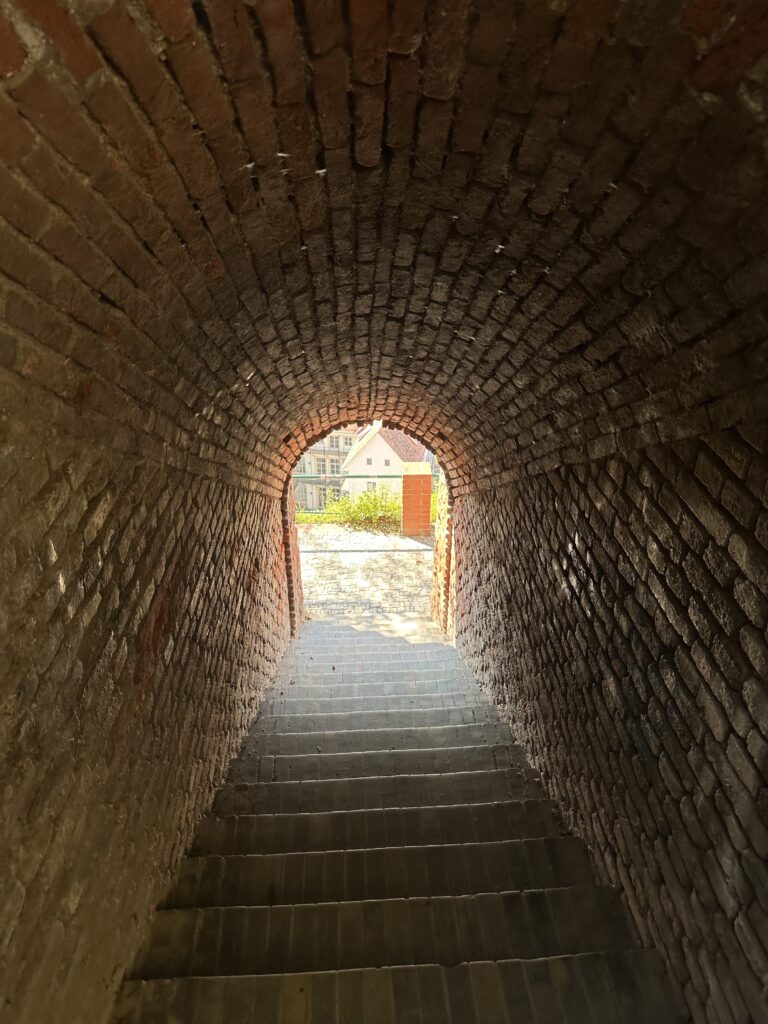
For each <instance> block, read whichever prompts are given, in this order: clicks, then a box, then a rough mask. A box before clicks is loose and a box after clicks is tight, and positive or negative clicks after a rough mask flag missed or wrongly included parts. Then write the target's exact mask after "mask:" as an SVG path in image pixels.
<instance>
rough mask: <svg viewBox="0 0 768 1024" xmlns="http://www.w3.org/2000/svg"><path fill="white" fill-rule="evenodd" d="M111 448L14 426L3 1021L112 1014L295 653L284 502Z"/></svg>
mask: <svg viewBox="0 0 768 1024" xmlns="http://www.w3.org/2000/svg"><path fill="white" fill-rule="evenodd" d="M31 397H32V396H30V395H29V394H28V395H27V396H26V400H27V407H28V409H29V410H30V411H33V405H32V404H31ZM7 408H8V406H7V405H6V409H7ZM82 428H83V431H85V430H86V429H87V423H83V424H82ZM109 440H110V438H108V437H103V436H102V437H99V436H98V434H97V433H96V432H94V435H93V440H92V441H90V442H88V441H85V440H84V439H83V438H72V437H68V436H66V435H64V434H62V433H58V434H57V436H56V437H55V439H54V438H53V437H51V435H50V434H48V435H45V434H43V433H41V432H40V431H38V430H36V429H35V425H34V424H33V423H31V422H30V420H29V418H27V419H26V420H21V419H20V417H15V418H14V419H13V420H10V421H9V420H8V419H6V420H5V422H4V434H3V451H2V455H3V459H2V467H3V480H4V489H5V499H4V501H3V518H2V547H1V551H2V570H1V574H2V579H3V587H2V590H3V598H2V617H1V619H0V623H1V626H2V629H1V630H0V635H1V636H2V643H1V644H0V662H1V663H2V666H3V682H2V686H3V690H2V693H3V697H2V719H1V720H2V766H1V767H0V771H1V773H2V778H3V787H4V796H3V811H2V814H3V823H2V828H0V862H2V864H3V883H2V903H3V910H2V918H1V923H0V956H1V957H2V963H3V969H2V977H3V983H2V997H3V1006H2V1010H1V1011H0V1019H2V1020H3V1021H9V1022H10V1021H13V1022H14V1024H40V1022H41V1021H58V1020H64V1019H69V1020H73V1021H83V1022H89V1024H91V1022H95V1021H97V1020H101V1019H103V1017H104V1015H105V1013H107V1012H108V1010H109V1006H110V1000H111V996H112V993H113V992H114V990H115V987H116V985H117V984H118V983H119V980H120V975H121V972H122V970H123V969H124V967H125V966H126V965H127V964H128V963H129V962H130V959H131V957H132V955H133V953H134V951H135V949H136V946H137V943H138V942H139V941H140V939H141V936H142V934H143V930H144V928H145V925H146V922H147V920H148V915H149V913H150V910H151V908H152V906H153V904H154V903H155V902H156V901H157V899H158V898H160V897H161V896H162V894H163V891H164V890H165V888H166V887H167V883H168V878H169V875H170V874H171V873H172V872H173V870H174V868H175V865H176V863H177V862H178V860H179V858H180V856H181V854H182V853H183V851H184V849H185V846H186V845H187V843H188V842H189V840H190V838H191V835H192V830H193V828H194V826H195V823H196V821H197V819H198V818H199V816H200V815H201V813H202V812H203V811H204V810H205V808H206V806H207V804H208V802H209V800H210V798H211V795H212V793H213V791H214V788H215V787H216V786H217V785H218V784H219V783H220V782H221V779H222V774H223V771H224V768H225V766H226V764H227V761H228V759H229V758H230V756H231V755H232V754H233V752H234V750H235V749H236V747H237V744H238V742H239V738H240V736H241V734H242V732H243V730H244V729H245V726H246V723H247V722H248V721H249V718H250V717H251V715H252V714H253V711H254V709H255V707H256V704H257V701H258V698H259V694H260V692H261V690H262V689H263V687H264V686H265V685H266V684H267V683H268V681H269V680H270V679H271V678H272V675H273V672H274V669H275V664H276V661H277V659H278V657H279V655H280V653H281V651H282V649H283V647H284V645H285V643H286V639H287V629H288V627H287V603H286V602H287V593H286V583H285V563H284V560H283V552H282V545H281V543H280V542H281V539H282V528H281V521H280V508H279V502H278V501H277V500H276V499H272V498H265V497H263V496H260V495H257V494H256V493H254V492H252V491H248V490H247V489H244V488H242V487H240V488H239V487H236V486H234V485H232V484H227V483H223V482H220V481H218V480H216V479H215V478H212V477H204V476H198V475H195V474H192V473H189V472H183V471H181V470H179V469H177V468H175V467H174V466H173V465H169V464H162V463H159V462H155V461H153V460H151V459H147V458H143V457H140V456H137V455H133V456H128V455H127V454H126V453H124V452H115V451H114V450H111V449H110V447H109V446H108V443H106V444H105V443H101V442H109ZM9 490H10V493H9Z"/></svg>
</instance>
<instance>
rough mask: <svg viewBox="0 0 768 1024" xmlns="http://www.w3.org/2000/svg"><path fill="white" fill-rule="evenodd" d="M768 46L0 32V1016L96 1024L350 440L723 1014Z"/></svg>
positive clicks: (333, 6) (238, 5)
mask: <svg viewBox="0 0 768 1024" xmlns="http://www.w3.org/2000/svg"><path fill="white" fill-rule="evenodd" d="M765 54H766V16H765V14H764V12H763V11H762V8H761V7H760V5H755V4H750V3H743V4H732V5H728V4H720V3H710V2H703V0H702V2H698V0H686V2H683V0H669V2H665V0H662V2H659V3H653V4H647V3H642V2H640V0H628V2H625V3H613V2H611V0H608V2H600V3H594V2H591V0H573V2H571V3H565V2H563V3H561V2H557V3H554V2H553V3H540V2H535V0H521V2H520V3H517V4H511V3H506V2H500V3H497V2H495V0H471V2H467V0H428V2H425V3H421V2H416V0H403V2H401V0H396V2H393V3H390V4H386V5H385V4H384V3H373V2H371V3H369V2H363V0H351V2H350V3H348V4H347V5H343V4H341V3H337V2H335V0H323V2H319V0H318V2H314V0H312V2H310V0H306V2H298V3H293V4H292V3H288V2H287V0H285V2H283V0H248V2H241V0H227V2H219V0H202V2H200V3H194V4H186V3H175V2H172V0H137V2H136V3H132V4H130V5H126V4H124V3H120V2H115V3H110V2H109V0H106V2H104V3H101V2H100V3H94V4H73V3H65V2H60V0H50V2H48V0H46V2H39V0H8V2H6V3H4V4H3V6H2V9H1V10H0V235H1V237H0V313H1V315H2V331H1V332H0V402H1V403H2V418H0V443H1V445H2V449H1V454H2V459H3V462H2V474H3V476H2V481H3V508H2V513H3V523H4V531H5V532H4V535H3V547H2V559H3V562H2V564H3V572H4V576H5V578H6V579H7V580H8V581H9V583H10V585H9V586H8V587H7V588H6V593H5V594H4V596H3V599H2V600H3V605H2V619H0V626H1V627H2V634H3V636H2V640H3V668H4V670H5V681H4V684H3V685H4V690H3V697H2V701H3V704H2V708H3V718H2V721H3V726H2V730H3V731H2V735H3V756H4V759H5V760H4V778H5V779H6V780H7V781H8V790H9V794H10V796H9V801H8V811H7V814H8V827H7V828H5V829H4V830H3V843H4V847H3V849H2V851H0V854H2V858H0V859H3V860H4V862H5V863H6V864H7V865H8V878H9V885H8V887H7V892H6V894H5V895H4V896H3V903H4V906H3V910H4V913H3V915H2V918H3V921H4V922H5V925H4V927H5V930H4V931H3V932H2V933H1V934H2V939H1V941H2V949H1V950H0V953H1V955H2V956H4V958H5V963H6V964H7V974H8V978H9V982H8V985H7V986H6V989H7V995H6V1000H7V1002H6V1006H5V1007H4V1011H3V1012H4V1013H6V1014H10V1015H11V1019H14V1020H15V1021H17V1020H18V1019H21V1020H22V1021H30V1022H32V1021H37V1020H40V1019H53V1018H54V1017H55V1014H56V1013H64V1012H68V1011H69V1010H70V1008H73V1009H72V1013H79V1014H80V1015H81V1017H82V1019H84V1020H85V1019H93V1020H96V1019H101V1018H102V1017H103V1016H104V1014H105V1013H106V1012H108V1005H109V1002H110V999H111V997H112V994H113V993H114V990H115V987H116V985H117V979H118V977H119V974H120V972H121V970H123V969H124V967H125V966H126V964H127V963H128V961H129V960H130V958H131V956H132V955H133V952H134V951H135V949H136V946H137V943H138V941H139V936H140V932H141V928H142V923H143V922H145V921H146V919H147V915H148V913H149V910H150V908H151V906H152V905H153V904H154V903H155V902H156V900H157V897H158V894H159V892H160V890H161V889H162V886H163V882H164V879H165V877H166V876H167V873H168V872H169V871H170V870H171V869H172V867H173V866H174V865H175V864H176V863H178V860H179V857H180V855H181V852H182V851H183V848H184V846H185V844H186V842H187V841H188V839H189V837H190V836H191V834H192V828H193V824H194V822H195V821H196V820H197V818H198V817H199V816H200V813H201V812H202V810H203V809H204V807H205V806H206V803H207V802H208V801H209V799H210V796H211V794H212V792H213V791H214V789H215V787H216V785H217V784H218V782H219V781H220V778H221V775H222V772H223V769H224V766H225V765H226V763H227V761H228V759H229V756H230V755H231V753H232V752H233V750H234V748H235V746H236V744H237V742H238V740H239V737H240V736H241V735H242V733H243V730H244V729H245V726H246V724H247V721H248V720H249V717H250V715H251V714H252V713H253V710H254V709H255V707H256V706H257V704H258V700H259V696H260V694H261V693H262V692H263V691H264V687H265V686H266V685H267V683H268V682H270V681H271V680H272V679H273V678H274V674H275V672H276V666H277V664H278V663H279V660H280V657H281V655H282V653H283V651H284V650H285V647H286V644H287V643H288V633H289V612H288V594H287V582H286V574H285V558H284V541H283V523H282V514H281V509H280V498H281V495H282V493H283V487H284V483H285V480H286V479H287V476H288V474H289V471H290V466H291V464H292V462H293V460H295V458H296V457H297V456H298V453H299V452H300V450H301V449H302V448H303V447H306V446H307V444H308V443H309V442H310V441H311V440H312V439H313V438H315V437H317V436H320V434H321V433H323V432H325V431H327V430H328V429H330V428H331V426H332V425H333V424H335V423H340V422H341V421H342V420H349V419H354V418H360V417H364V418H368V419H370V418H372V417H378V418H382V419H384V420H386V421H388V422H391V423H393V424H395V425H398V426H400V427H402V428H403V429H406V430H408V431H409V432H411V433H414V434H415V435H416V436H418V437H419V438H421V439H423V441H424V442H425V444H427V445H428V446H429V447H430V448H431V449H432V450H434V451H435V452H436V454H437V455H438V457H439V458H440V460H441V464H442V465H443V466H444V468H445V470H446V473H447V474H448V476H449V479H450V481H451V491H452V496H453V501H454V508H453V516H454V522H455V526H456V533H457V538H458V537H459V535H461V542H460V543H457V552H456V554H457V558H456V588H457V607H456V632H457V639H458V643H459V645H460V646H461V648H462V650H463V651H464V653H465V654H466V656H467V658H468V660H469V661H470V663H471V665H472V666H473V668H474V670H475V671H476V673H477V675H478V676H479V678H480V679H481V680H482V681H483V683H484V684H485V685H486V687H487V688H488V690H489V692H492V693H493V694H494V695H495V697H496V698H497V699H499V700H500V701H501V702H502V703H504V704H505V705H506V706H508V708H509V712H510V715H511V716H512V717H513V718H514V720H515V722H516V724H517V728H518V730H519V735H520V736H521V738H522V739H523V741H524V742H525V743H526V745H527V748H528V750H529V752H530V754H531V756H532V757H533V759H534V760H535V762H536V764H537V765H538V766H539V767H541V768H542V770H543V771H544V774H545V777H546V779H547V783H548V786H549V788H550V792H551V793H552V795H553V796H554V797H555V798H556V799H557V800H558V801H559V803H560V804H561V806H562V807H563V808H564V809H565V812H566V815H567V817H568V820H569V822H570V823H571V824H572V825H573V826H574V827H575V828H576V829H577V830H578V831H580V832H581V834H583V835H584V836H585V838H586V839H587V841H588V842H589V845H590V847H591V849H592V852H593V854H594V856H595V858H596V861H597V863H598V864H599V865H600V867H601V871H602V872H603V873H604V876H605V877H607V878H609V879H610V880H612V881H617V882H619V883H620V884H621V886H622V889H623V892H624V894H625V897H626V899H627V901H628V902H629V904H630V906H631V908H632V912H633V916H634V919H635V921H636V923H637V926H638V928H639V930H640V932H641V934H642V936H643V938H644V940H645V941H647V942H648V943H653V944H655V945H656V946H657V947H658V948H659V949H660V950H661V951H662V953H663V955H664V957H665V959H666V962H667V964H668V966H669V968H670V970H671V972H672V974H673V975H674V977H675V978H676V979H677V982H678V984H679V987H680V988H681V990H682V991H683V992H684V993H685V996H686V999H687V1001H688V1004H689V1006H690V1008H691V1011H692V1013H693V1015H694V1016H695V1017H696V1018H697V1019H702V1020H704V1019H710V1018H713V1017H714V1016H717V1017H719V1018H720V1019H721V1020H722V1021H723V1022H725V1024H732V1022H742V1021H748V1020H749V1019H750V1016H751V1017H753V1018H754V1017H756V1016H757V1015H758V1014H759V1013H760V1012H761V1011H762V1003H761V991H762V989H761V987H762V986H763V985H764V981H765V963H766V949H765V939H764V932H765V921H766V905H765V891H766V877H765V867H764V865H765V858H766V854H768V833H767V832H766V828H765V814H764V811H765V799H766V773H767V769H766V763H767V762H766V758H767V756H768V755H767V754H766V751H768V724H766V714H765V676H766V658H767V655H766V650H767V646H766V634H765V630H766V623H767V620H768V603H767V602H768V536H767V534H766V522H767V521H768V520H767V519H766V516H768V511H767V508H768V504H767V503H768V492H767V491H766V479H768V469H766V466H767V460H768V435H767V434H766V423H767V422H768V397H767V396H768V390H767V387H768V385H767V383H766V375H767V370H766V367H767V364H766V334H767V333H768V327H767V320H768V317H767V313H768V307H767V305H766V300H767V296H766V287H765V269H766V253H767V252H768V218H766V202H765V182H766V177H767V175H766V150H765V134H766V110H768V94H767V93H766V84H765V83H766V78H765ZM202 721H205V728H202V727H201V722H202ZM94 863H99V865H100V867H101V870H100V871H99V872H98V873H97V872H95V871H94V868H93V865H94ZM41 937H46V938H41ZM41 978H46V979H50V981H49V982H48V981H47V982H46V984H45V985H41V983H40V979H41ZM20 1008H21V1009H20ZM22 1010H23V1014H24V1016H21V1018H20V1017H19V1014H20V1013H21V1012H22Z"/></svg>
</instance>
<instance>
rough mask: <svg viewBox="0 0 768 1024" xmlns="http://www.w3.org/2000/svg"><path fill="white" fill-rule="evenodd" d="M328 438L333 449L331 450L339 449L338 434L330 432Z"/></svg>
mask: <svg viewBox="0 0 768 1024" xmlns="http://www.w3.org/2000/svg"><path fill="white" fill-rule="evenodd" d="M329 440H330V447H331V448H332V449H333V451H335V452H337V451H338V450H339V435H338V434H331V436H330V439H329Z"/></svg>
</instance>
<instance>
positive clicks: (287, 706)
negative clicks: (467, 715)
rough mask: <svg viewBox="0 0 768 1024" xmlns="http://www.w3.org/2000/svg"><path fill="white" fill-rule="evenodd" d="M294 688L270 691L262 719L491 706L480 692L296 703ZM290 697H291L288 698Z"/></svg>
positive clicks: (299, 701)
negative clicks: (270, 716)
mask: <svg viewBox="0 0 768 1024" xmlns="http://www.w3.org/2000/svg"><path fill="white" fill-rule="evenodd" d="M294 689H295V687H293V686H288V687H285V689H284V691H283V694H284V695H281V694H280V693H279V691H275V690H272V691H270V692H269V693H267V694H266V696H265V699H264V702H263V704H262V705H261V707H262V708H263V714H265V715H291V714H292V715H316V714H321V715H322V714H328V713H333V714H345V713H347V712H350V711H354V712H361V711H362V712H366V711H421V710H425V709H430V710H432V709H436V708H460V707H473V706H476V707H483V706H490V701H489V700H488V698H487V697H485V695H484V694H482V693H480V692H479V691H475V690H473V691H471V692H470V691H467V690H457V691H455V692H450V693H445V692H443V693H437V692H431V693H419V694H413V693H410V694H399V695H392V694H383V695H381V696H374V695H372V694H366V695H365V696H364V697H351V696H350V697H331V696H326V697H314V698H312V699H311V700H310V699H308V698H307V699H301V700H300V699H298V698H296V697H295V696H294V693H293V691H294ZM288 694H290V696H288Z"/></svg>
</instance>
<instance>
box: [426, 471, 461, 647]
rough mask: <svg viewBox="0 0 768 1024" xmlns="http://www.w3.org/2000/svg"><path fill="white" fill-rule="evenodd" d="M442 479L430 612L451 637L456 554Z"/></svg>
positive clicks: (447, 498)
mask: <svg viewBox="0 0 768 1024" xmlns="http://www.w3.org/2000/svg"><path fill="white" fill-rule="evenodd" d="M452 511H453V510H452V508H451V503H450V496H449V494H448V487H447V485H446V482H445V477H444V476H441V477H440V482H439V483H438V486H437V514H436V516H435V545H434V551H433V560H432V586H431V590H430V602H429V605H430V612H431V614H432V618H433V619H434V620H435V622H436V623H437V624H438V625H439V626H440V628H441V629H442V630H443V632H444V633H446V634H447V635H448V636H450V637H453V635H454V631H455V625H456V623H455V613H456V554H455V550H454V541H453V514H452Z"/></svg>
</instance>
